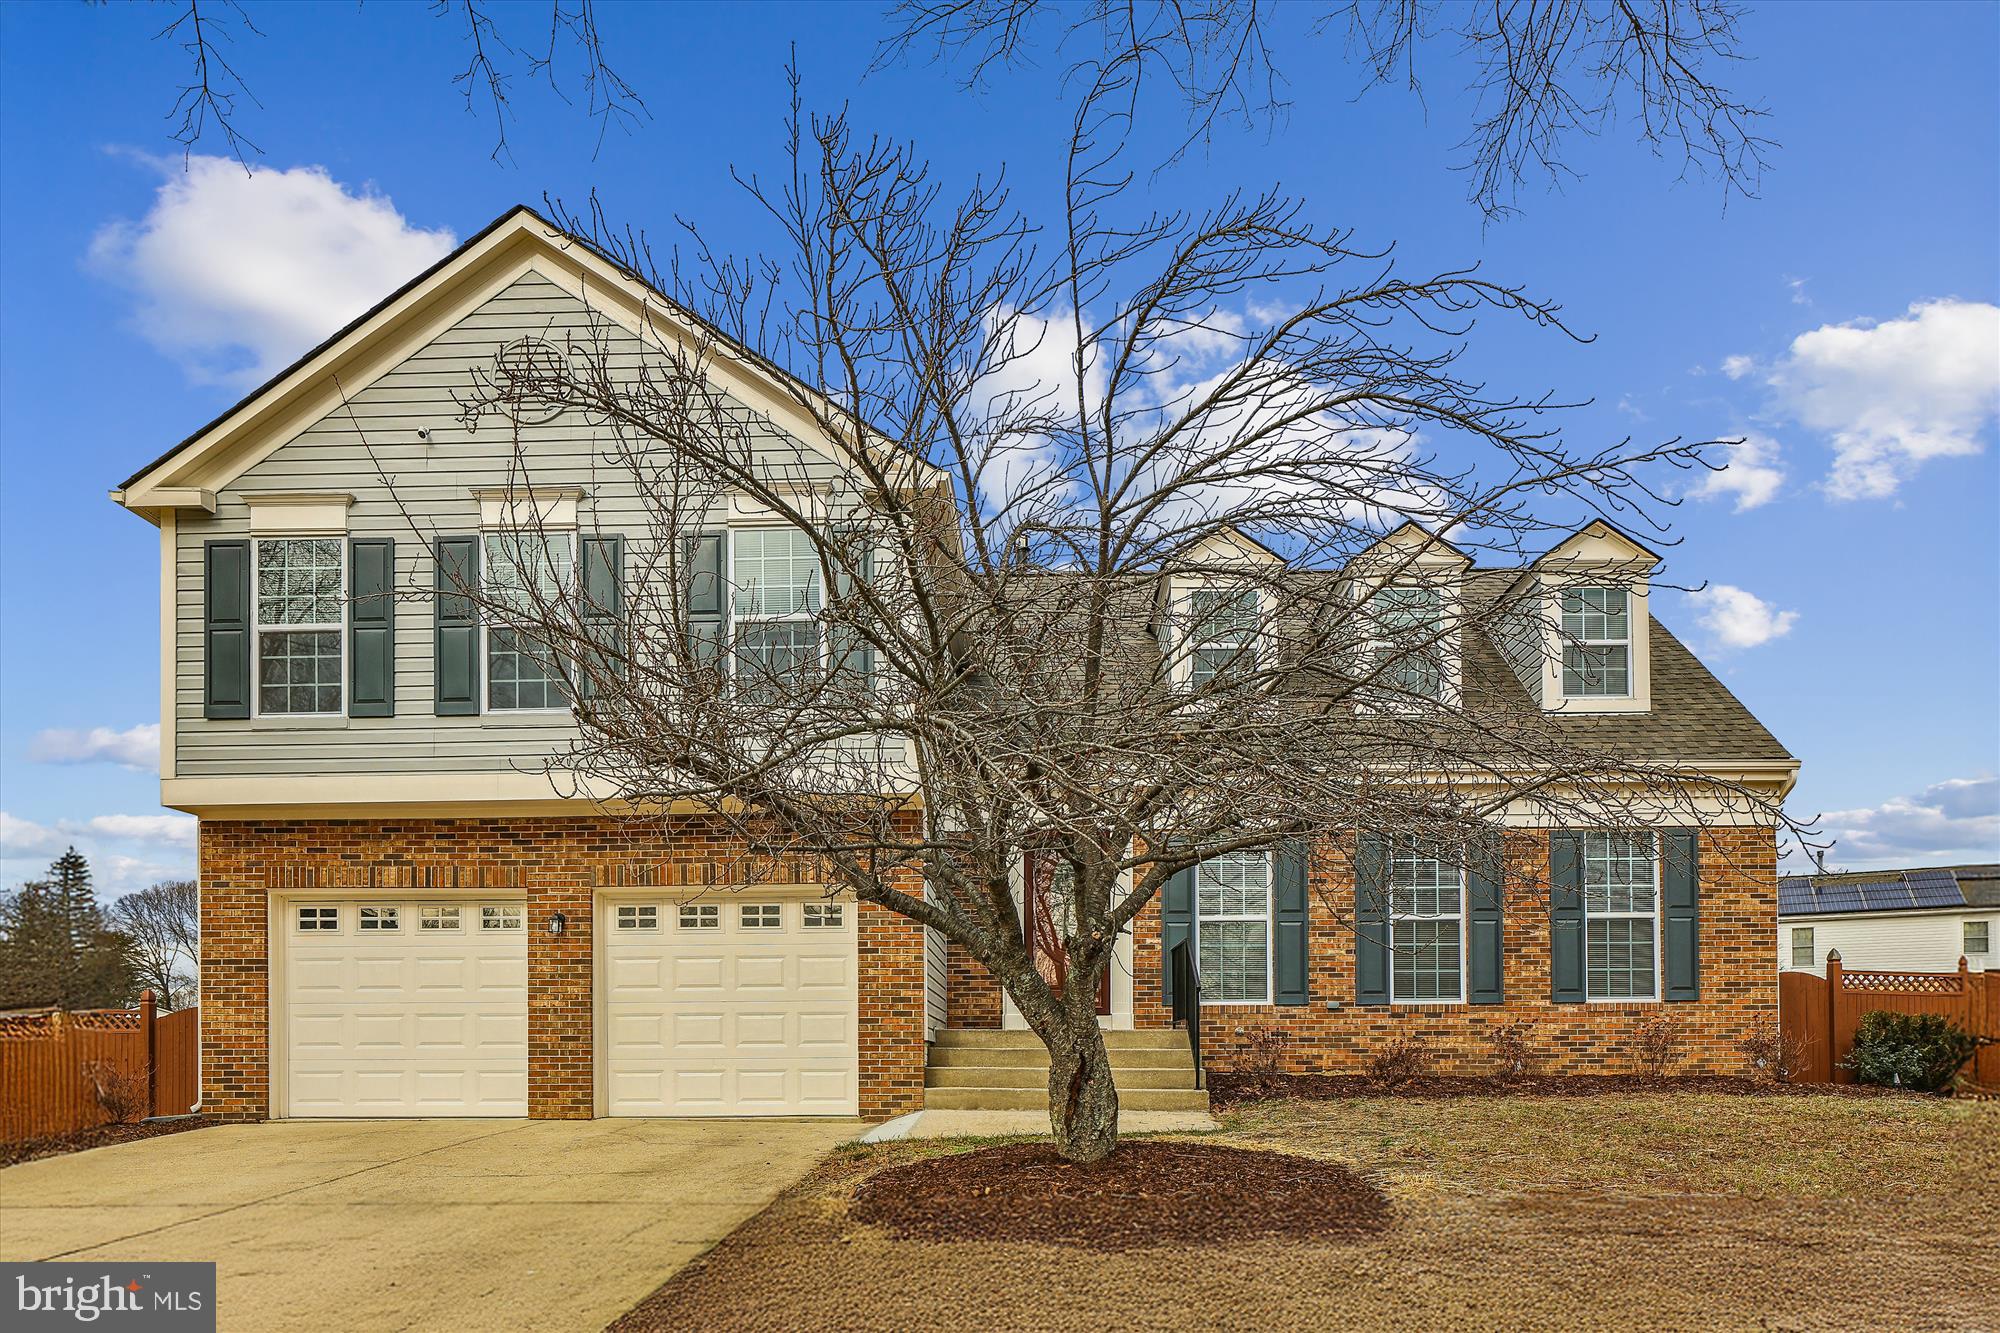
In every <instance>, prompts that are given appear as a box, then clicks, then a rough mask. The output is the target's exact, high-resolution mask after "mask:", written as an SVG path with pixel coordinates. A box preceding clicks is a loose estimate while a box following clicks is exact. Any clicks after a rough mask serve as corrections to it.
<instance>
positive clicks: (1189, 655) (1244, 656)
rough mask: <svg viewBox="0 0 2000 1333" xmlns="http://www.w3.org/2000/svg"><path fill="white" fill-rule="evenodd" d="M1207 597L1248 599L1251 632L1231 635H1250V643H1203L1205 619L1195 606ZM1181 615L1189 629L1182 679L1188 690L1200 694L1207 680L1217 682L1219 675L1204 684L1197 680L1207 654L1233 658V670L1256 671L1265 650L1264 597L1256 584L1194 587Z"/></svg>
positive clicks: (1184, 596) (1185, 597)
mask: <svg viewBox="0 0 2000 1333" xmlns="http://www.w3.org/2000/svg"><path fill="white" fill-rule="evenodd" d="M1207 596H1214V597H1218V598H1237V597H1244V596H1247V597H1249V599H1250V618H1251V625H1250V628H1249V629H1248V630H1247V631H1231V632H1232V633H1237V632H1242V633H1245V634H1247V636H1248V639H1247V642H1244V643H1229V642H1224V641H1223V640H1221V639H1204V638H1202V637H1200V635H1199V634H1198V633H1197V631H1198V630H1199V629H1200V628H1201V621H1202V619H1203V617H1202V614H1201V613H1200V612H1198V611H1197V610H1196V609H1195V602H1196V601H1197V599H1199V598H1202V597H1207ZM1181 614H1182V616H1183V617H1184V618H1185V624H1186V626H1187V630H1186V633H1187V644H1186V651H1185V652H1184V653H1183V655H1182V657H1183V660H1182V663H1181V668H1180V675H1181V679H1182V683H1183V684H1185V685H1186V686H1187V688H1188V689H1190V690H1198V689H1200V688H1201V687H1202V686H1203V685H1205V684H1207V683H1208V680H1214V679H1215V674H1216V673H1214V672H1211V673H1210V674H1209V676H1208V680H1201V679H1198V678H1197V677H1198V675H1199V672H1198V671H1197V668H1196V664H1197V662H1198V661H1199V657H1200V654H1202V653H1204V652H1215V651H1220V652H1223V653H1226V654H1229V655H1231V656H1232V657H1233V659H1234V661H1233V664H1232V667H1231V669H1232V670H1237V671H1252V672H1254V671H1256V670H1257V666H1258V658H1259V655H1260V653H1261V651H1262V647H1263V645H1262V643H1261V642H1260V639H1261V637H1262V631H1263V626H1264V594H1263V592H1262V591H1261V590H1260V589H1259V588H1258V587H1257V585H1256V584H1254V583H1204V584H1199V585H1197V586H1195V587H1192V588H1189V589H1188V590H1187V591H1186V592H1185V593H1183V594H1182V596H1181ZM1225 660H1228V659H1225Z"/></svg>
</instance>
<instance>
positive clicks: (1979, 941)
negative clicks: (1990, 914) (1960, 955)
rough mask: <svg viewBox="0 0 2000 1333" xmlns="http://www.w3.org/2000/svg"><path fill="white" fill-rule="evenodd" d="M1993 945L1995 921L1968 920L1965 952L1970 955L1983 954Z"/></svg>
mask: <svg viewBox="0 0 2000 1333" xmlns="http://www.w3.org/2000/svg"><path fill="white" fill-rule="evenodd" d="M1992 947H1993V923H1992V922H1991V921H1968V922H1966V923H1965V953H1966V955H1967V956H1968V957H1970V956H1972V955H1975V954H1978V955H1983V954H1985V953H1986V952H1987V951H1988V950H1989V949H1991V948H1992Z"/></svg>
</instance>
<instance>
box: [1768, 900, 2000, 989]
mask: <svg viewBox="0 0 2000 1333" xmlns="http://www.w3.org/2000/svg"><path fill="white" fill-rule="evenodd" d="M1967 921H1984V922H1986V923H1987V927H1986V933H1987V937H1988V939H1989V940H1991V941H1992V942H1993V944H1992V945H1989V952H1987V953H1985V954H1966V955H1965V958H1966V962H1967V964H1968V965H1969V966H1970V967H1971V968H1972V970H1973V971H1975V972H1984V971H1986V970H1987V969H1988V968H1990V967H1993V966H1995V963H1996V961H2000V960H1997V959H1996V955H1995V954H1993V953H1992V952H1990V949H1991V948H1992V947H1993V946H2000V908H1990V907H1987V908H1967V909H1965V910H1964V911H1962V912H1953V911H1941V912H1856V913H1851V914H1849V915H1846V916H1815V917H1796V916H1787V917H1779V918H1778V967H1779V969H1780V970H1781V971H1785V972H1811V973H1813V974H1814V975H1815V976H1822V977H1823V976H1825V975H1826V955H1827V952H1828V951H1829V950H1832V949H1838V950H1839V951H1840V965H1841V966H1842V967H1843V968H1862V969H1865V970H1867V971H1871V972H1956V971H1958V959H1959V955H1960V954H1962V953H1964V951H1965V923H1966V922H1967ZM1806 926H1810V927H1811V928H1812V932H1813V962H1812V966H1811V967H1794V966H1793V964H1792V931H1793V930H1794V929H1795V928H1800V927H1806Z"/></svg>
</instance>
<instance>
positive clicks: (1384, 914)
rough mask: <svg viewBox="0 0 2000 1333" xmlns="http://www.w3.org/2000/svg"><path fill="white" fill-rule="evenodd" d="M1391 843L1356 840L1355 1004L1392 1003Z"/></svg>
mask: <svg viewBox="0 0 2000 1333" xmlns="http://www.w3.org/2000/svg"><path fill="white" fill-rule="evenodd" d="M1389 943H1390V941H1389V840H1388V839H1387V838H1385V837H1383V836H1382V835H1381V834H1379V833H1360V834H1356V835H1355V839H1354V1002H1355V1003H1356V1004H1387V1003H1389Z"/></svg>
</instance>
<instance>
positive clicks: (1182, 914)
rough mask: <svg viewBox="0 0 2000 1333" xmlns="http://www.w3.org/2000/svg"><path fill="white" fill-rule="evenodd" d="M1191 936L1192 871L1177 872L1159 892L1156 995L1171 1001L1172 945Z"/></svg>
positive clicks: (1192, 923) (1170, 1003)
mask: <svg viewBox="0 0 2000 1333" xmlns="http://www.w3.org/2000/svg"><path fill="white" fill-rule="evenodd" d="M1193 937H1194V870H1193V868H1192V867H1190V868H1189V869H1186V870H1182V871H1177V872H1176V873H1175V874H1174V875H1173V876H1171V877H1170V878H1169V879H1168V880H1167V887H1166V888H1165V889H1164V890H1162V891H1161V893H1160V998H1161V1000H1162V1002H1163V1003H1165V1004H1166V1005H1167V1007H1168V1008H1172V1007H1173V1003H1174V946H1175V945H1177V944H1180V943H1183V942H1184V941H1187V940H1191V939H1192V938H1193Z"/></svg>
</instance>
